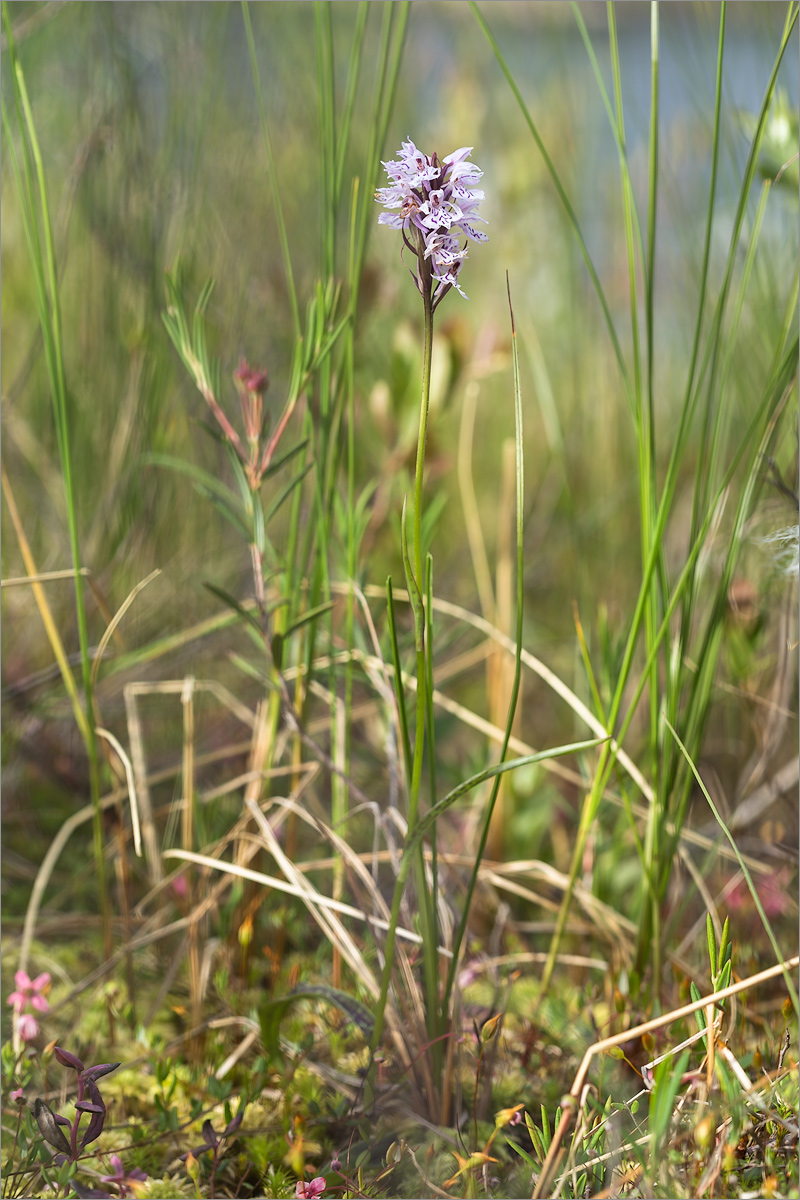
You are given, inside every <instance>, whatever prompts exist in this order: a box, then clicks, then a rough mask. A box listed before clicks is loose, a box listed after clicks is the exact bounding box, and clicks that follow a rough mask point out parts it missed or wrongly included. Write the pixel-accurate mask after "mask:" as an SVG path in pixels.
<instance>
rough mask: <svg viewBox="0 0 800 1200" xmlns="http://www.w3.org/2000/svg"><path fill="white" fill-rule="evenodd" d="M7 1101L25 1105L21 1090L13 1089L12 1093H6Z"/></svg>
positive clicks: (23, 1094)
mask: <svg viewBox="0 0 800 1200" xmlns="http://www.w3.org/2000/svg"><path fill="white" fill-rule="evenodd" d="M8 1098H9V1100H16V1102H17V1104H24V1103H25V1093H24V1092H23V1090H22V1088H14V1091H13V1092H9V1093H8Z"/></svg>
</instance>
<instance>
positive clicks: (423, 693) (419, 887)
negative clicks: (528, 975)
mask: <svg viewBox="0 0 800 1200" xmlns="http://www.w3.org/2000/svg"><path fill="white" fill-rule="evenodd" d="M422 299H423V305H424V310H425V348H424V352H423V359H422V395H421V398H420V412H419V437H418V441H417V464H416V473H415V478H414V551H413V553H414V565H413V569H412V566H411V562H410V559H409V555H408V546H407V540H406V532H405V531H406V522H405V509H404V511H403V521H402V543H403V561H404V566H405V570H406V575H407V577H408V578H407V583H408V591H409V595H410V596H411V598H412V610H413V613H414V645H415V647H416V655H417V719H416V728H415V730H414V754H413V759H412V764H411V780H410V783H409V790H408V833H407V835H406V849H405V852H404V854H403V859H402V861H401V864H400V870H399V872H398V875H397V879H396V881H395V888H394V896H393V898H392V910H391V915H390V919H389V929H388V932H387V935H386V944H385V947H384V954H385V959H384V964H383V973H382V975H381V990H380V995H379V997H378V1004H377V1011H376V1014H375V1028H374V1030H373V1034H372V1041H371V1043H370V1051H371V1053H372V1054H373V1055H374V1054H375V1052H376V1050H377V1048H378V1046H379V1045H380V1040H381V1036H382V1034H383V1026H384V1016H385V1010H386V1003H387V999H388V995H389V984H390V980H391V974H392V960H393V957H394V942H395V932H396V929H397V923H398V920H399V917H400V902H401V900H402V897H403V891H404V889H405V884H406V881H407V879H408V876H409V874H410V872H411V870H412V868H413V871H414V883H415V886H416V891H417V899H418V904H419V913H420V922H421V929H420V932H421V934H422V945H423V955H424V975H425V993H426V1000H427V1015H428V1032H429V1034H430V1036H431V1039H433V1038H434V1037H435V1036H437V1031H438V1024H439V1019H438V969H439V964H438V949H437V942H436V939H435V938H434V936H433V928H432V926H433V922H432V921H431V908H430V900H431V897H430V895H429V893H428V889H427V885H426V878H425V860H424V855H423V848H422V844H421V843H419V845H417V846H416V848H415V850H414V851H413V853H412V852H411V851H409V841H410V839H411V837H412V835H413V834H414V831H415V829H416V826H417V823H418V820H419V794H420V786H421V782H422V763H423V754H424V748H425V724H426V705H427V684H428V672H427V669H426V647H425V610H424V607H423V604H422V592H421V587H424V585H425V576H424V574H423V562H422V487H423V480H424V471H425V443H426V440H427V434H428V410H429V407H430V391H431V354H432V349H433V298H432V295H431V287H430V279H429V278H428V279H423V288H422ZM428 652H429V650H428ZM399 699H400V702H401V703H402V697H399ZM432 800H435V797H432ZM373 1074H374V1067H373V1066H371V1067H370V1071H369V1074H368V1076H367V1083H366V1087H367V1095H366V1100H367V1107H369V1103H370V1099H371V1096H372V1093H373V1091H374V1079H373Z"/></svg>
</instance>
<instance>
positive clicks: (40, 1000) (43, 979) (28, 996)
mask: <svg viewBox="0 0 800 1200" xmlns="http://www.w3.org/2000/svg"><path fill="white" fill-rule="evenodd" d="M14 982H15V983H16V985H17V990H16V991H15V992H12V993H11V995H10V996H9V997H8V1000H7V1003H8V1004H13V1005H14V1007H15V1008H16V1010H17V1012H22V1010H23V1008H24V1007H25V1005H26V1004H30V1005H31V1007H32V1008H35V1009H36V1011H37V1012H40V1013H46V1012H49V1010H50V1005H49V1004H48V1003H47V998H46V992H47V991H48V989H49V987H50V975H49V974H48V972H47V971H45V972H43V974H41V975H37V976H36V978H35V979H33V980H32V979H31V977H30V976H29V975H28V972H27V971H17V973H16V975H15V976H14Z"/></svg>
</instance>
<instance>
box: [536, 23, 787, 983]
mask: <svg viewBox="0 0 800 1200" xmlns="http://www.w3.org/2000/svg"><path fill="white" fill-rule="evenodd" d="M796 19H797V8H796V6H795V5H794V4H792V5H790V11H789V15H788V16H787V21H786V25H785V28H784V34H783V37H782V40H781V45H780V47H779V50H778V55H777V58H776V62H775V65H774V66H773V70H772V73H771V76H770V82H769V84H768V87H767V90H766V93H765V96H764V100H763V102H762V108H761V112H760V114H759V121H758V126H757V130H756V134H755V135H754V138H753V143H752V145H751V150H750V154H749V156H748V164H747V168H746V170H745V175H744V178H743V181H742V187H741V190H740V197H739V203H738V207H737V217H736V219H735V221H734V229H733V233H732V236H731V242H730V246H729V251H728V264H727V269H726V276H725V277H726V279H728V277H729V274H730V272H731V271H732V268H733V260H734V259H735V256H736V252H737V249H738V242H739V236H740V233H741V225H742V216H743V212H744V209H745V206H746V198H747V195H748V193H749V188H750V185H751V183H752V178H753V175H754V172H755V166H756V163H757V158H758V154H757V146H760V142H761V136H762V134H763V127H764V124H765V121H766V113H767V112H768V110H769V104H770V103H771V99H772V95H773V92H774V86H775V79H776V76H777V70H778V67H779V65H780V61H781V60H782V58H783V55H784V53H785V50H786V45H787V41H788V36H789V34H790V32H791V30H792V29H793V28H794V24H795V22H796ZM721 65H722V55H721V49H720V52H719V54H718V72H719V71H720V70H721ZM711 184H712V190H713V189H714V187H715V184H716V178H715V177H714V178H712V181H711ZM726 295H727V288H725V287H723V291H722V293H721V295H720V298H719V300H718V303H717V306H716V312H715V318H714V322H713V324H712V331H711V334H710V338H709V344H708V347H707V350H706V355H705V359H704V366H703V368H701V372H700V376H699V378H698V384H697V385H696V386H695V387H694V388H693V389H692V388H688V389H687V393H686V396H685V398H684V403H683V406H682V409H681V414H680V418H679V421H678V428H677V431H676V435H675V438H674V441H673V445H672V450H671V453H670V458H669V462H668V465H667V472H666V477H665V481H664V485H663V489H662V493H661V498H660V501H659V505H658V510H657V513H656V521H655V527H654V531H653V540H652V544H651V548H650V553H649V555H648V558H647V561H646V563H645V565H644V569H643V577H642V584H641V587H640V590H639V594H638V596H637V600H636V605H635V608H634V613H633V617H632V620H631V625H630V628H629V631H628V638H627V640H626V644H625V648H624V651H623V658H622V663H621V666H620V671H619V676H618V679H617V685H616V688H615V692H614V696H613V698H612V703H611V706H610V710H609V721H610V722H611V725H610V727H611V728H612V729H613V728H614V727H615V725H616V721H617V719H618V717H619V713H620V708H621V705H622V699H623V694H624V689H625V687H626V684H627V680H628V677H629V674H630V670H631V667H632V663H633V658H634V653H635V648H636V645H637V642H638V639H639V635H640V631H641V627H642V621H643V617H644V611H645V607H646V603H647V598H648V595H649V589H650V581H651V578H652V574H653V571H654V569H655V567H656V563H657V560H658V558H659V555H660V546H661V542H662V539H663V536H664V531H665V528H666V522H667V517H668V515H669V512H670V509H671V506H672V500H673V497H674V492H675V488H676V486H677V481H678V473H679V466H680V463H681V460H682V457H683V452H684V449H685V444H686V439H687V436H688V431H689V426H690V420H691V416H692V414H693V412H694V406H695V401H696V397H697V394H698V391H699V383H700V380H702V377H703V374H704V370H705V364H706V363H708V362H709V360H710V357H711V356H712V354H713V346H714V344H715V340H716V331H718V327H719V324H720V322H721V318H722V312H723V310H724V300H725V297H726ZM701 320H702V312H701V313H700V315H699V316H698V322H700V321H701ZM695 542H696V539H695ZM694 561H695V562H696V559H695V560H694ZM686 583H688V580H686V581H685V583H684V586H686ZM648 657H649V656H648ZM613 758H614V752H613V750H612V748H611V747H609V746H605V747H603V749H602V750H601V753H600V761H599V763H598V767H597V770H596V773H595V777H594V782H593V784H592V788H591V790H590V792H589V795H588V796H587V797H586V800H585V801H584V807H583V810H582V814H581V820H580V824H579V828H578V833H577V837H576V842H575V847H574V852H573V860H572V866H571V869H570V879H571V880H572V883H571V885H570V887H569V888H568V889H567V890H566V891H565V894H564V898H563V901H562V905H561V909H560V911H559V917H558V920H557V922H556V929H555V931H554V934H553V938H552V940H551V944H550V949H549V951H548V959H547V962H546V964H545V969H544V971H543V973H542V992H543V993H544V992H545V991H546V990H547V986H548V984H549V981H550V979H551V977H552V972H553V968H554V966H555V955H556V954H557V952H558V947H559V945H560V941H561V937H562V935H563V930H564V926H565V925H566V920H567V915H568V912H569V908H570V905H571V902H572V890H573V887H574V878H577V873H578V871H579V870H580V863H581V860H582V856H583V848H584V846H585V842H586V837H587V836H588V833H589V830H590V829H591V826H592V824H593V823H594V819H595V816H596V813H597V809H598V807H599V804H600V799H601V797H602V793H603V789H604V783H603V780H604V779H606V778H607V771H608V770H609V769H610V764H611V763H613ZM642 941H643V942H644V941H646V939H642Z"/></svg>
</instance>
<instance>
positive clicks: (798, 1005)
mask: <svg viewBox="0 0 800 1200" xmlns="http://www.w3.org/2000/svg"><path fill="white" fill-rule="evenodd" d="M664 724H665V725H666V727H667V729H669V731H670V733H671V734H672V736H673V738H674V739H675V742H676V744H677V746H678V749H679V750H680V752H681V754H682V755H683V757H684V758H685V759H686V762H687V764H688V766H689V769H690V770H691V772H692V775H693V776H694V778H695V780H696V781H697V784H698V786H699V788H700V791H701V792H702V793H703V795H704V796H705V798H706V800H707V801H708V806H709V808H710V809H711V811H712V813H713V814H714V819H715V820H716V822H717V824H718V825H719V827H720V829H721V830H722V832H723V833H724V834H725V837H726V838H727V839H728V841H729V842H730V845H731V849H732V850H733V852H734V854H735V855H736V858H737V860H738V863H739V868H740V870H741V872H742V874H743V875H744V877H745V881H746V883H747V887H748V889H749V891H750V895H751V896H752V898H753V903H754V904H755V906H756V909H757V911H758V915H759V917H760V918H761V924H762V925H763V926H764V929H765V931H766V934H767V937H768V938H769V940H770V945H771V946H772V949H773V950H774V952H775V958H776V960H777V962H778V963H779V964H780V965H781V967H782V972H783V980H784V983H785V984H786V990H787V992H788V993H789V996H790V997H791V1000H792V1005H793V1007H794V1011H795V1015H796V1016H797V1017H799V1018H800V1001H798V996H797V991H796V989H795V986H794V983H793V982H792V977H791V975H790V974H789V971H788V969H787V967H786V963H785V961H784V955H783V951H782V950H781V948H780V946H779V945H778V941H777V938H776V937H775V934H774V933H773V931H772V926H771V925H770V923H769V920H768V918H767V914H766V913H765V912H764V906H763V905H762V903H761V898H760V896H759V894H758V889H757V887H756V885H755V884H754V883H753V877H752V875H751V874H750V872H749V871H748V869H747V863H746V862H745V861H744V859H743V858H742V856H741V854H740V852H739V847H738V846H737V845H736V842H735V840H734V838H733V835H732V834H731V832H730V830H729V829H728V827H727V825H726V824H725V822H724V821H723V819H722V817H721V816H720V814H719V812H718V811H717V807H716V805H715V804H714V801H713V800H712V799H711V796H710V795H709V792H708V788H707V787H706V785H705V784H704V783H703V780H702V778H701V776H700V772H699V771H698V770H697V767H696V766H695V764H694V761H693V759H692V758H691V756H690V754H689V751H688V750H687V749H686V747H685V746H684V744H683V742H682V741H681V739H680V738H679V736H678V734H677V733H676V731H675V730H674V729H673V727H672V725H670V723H669V721H668V720H667V719H666V717H665V718H664Z"/></svg>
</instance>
